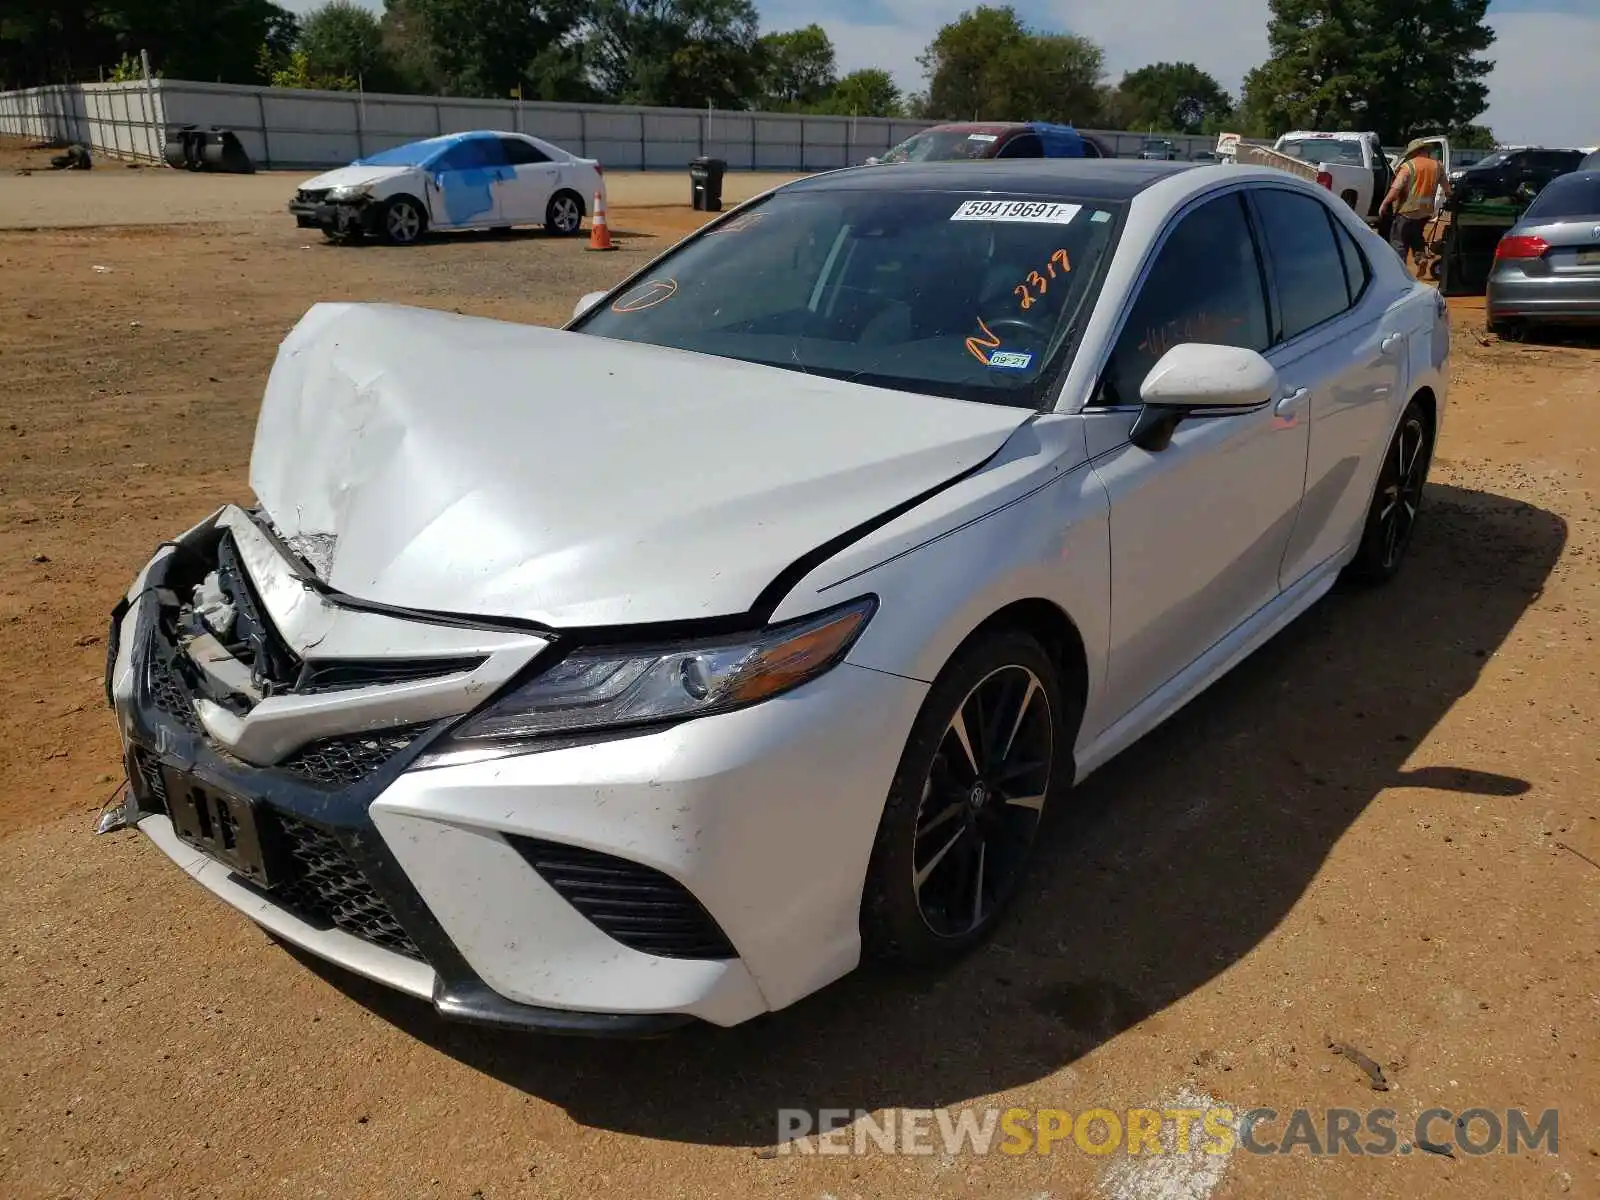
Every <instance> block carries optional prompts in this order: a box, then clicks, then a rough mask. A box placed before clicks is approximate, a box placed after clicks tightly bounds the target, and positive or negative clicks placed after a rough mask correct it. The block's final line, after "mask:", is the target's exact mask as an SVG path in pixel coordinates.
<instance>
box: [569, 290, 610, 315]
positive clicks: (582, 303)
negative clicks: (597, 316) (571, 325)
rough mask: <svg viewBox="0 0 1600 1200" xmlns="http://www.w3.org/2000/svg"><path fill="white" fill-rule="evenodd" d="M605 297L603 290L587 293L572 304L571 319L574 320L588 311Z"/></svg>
mask: <svg viewBox="0 0 1600 1200" xmlns="http://www.w3.org/2000/svg"><path fill="white" fill-rule="evenodd" d="M605 298H606V293H605V292H589V293H587V294H586V295H584V296H583V297H581V298H580V299H579V300H578V302H577V303H576V304H574V305H573V306H572V319H573V320H574V321H576V320H577V319H578V318H579V317H581V316H583V314H584V313H586V312H588V311H589V310H590V309H591V308H593V307H594V306H595V305H596V304H599V303H600V301H602V300H604V299H605Z"/></svg>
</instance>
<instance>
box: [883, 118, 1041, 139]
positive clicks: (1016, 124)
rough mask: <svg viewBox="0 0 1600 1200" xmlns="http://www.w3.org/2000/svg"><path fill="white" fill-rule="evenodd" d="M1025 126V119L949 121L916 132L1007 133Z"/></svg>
mask: <svg viewBox="0 0 1600 1200" xmlns="http://www.w3.org/2000/svg"><path fill="white" fill-rule="evenodd" d="M1026 128H1027V122H1025V121H951V122H948V123H947V124H944V125H930V126H928V128H926V129H919V130H918V131H917V132H918V133H933V132H934V131H935V130H942V131H944V132H946V133H1008V132H1010V131H1011V130H1013V129H1026ZM912 136H913V137H914V136H916V135H915V134H913V135H912Z"/></svg>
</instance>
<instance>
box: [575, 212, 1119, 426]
mask: <svg viewBox="0 0 1600 1200" xmlns="http://www.w3.org/2000/svg"><path fill="white" fill-rule="evenodd" d="M1119 211H1120V206H1112V205H1108V204H1105V203H1076V202H1071V201H1069V200H1066V199H1065V198H1061V197H1053V196H1052V197H1048V198H1047V197H1038V196H1027V197H1006V198H994V197H985V198H981V199H975V198H973V196H972V194H971V193H970V192H954V191H950V192H945V191H938V192H904V191H896V192H889V191H879V190H876V189H874V190H871V191H842V190H841V191H799V192H789V193H784V192H779V193H777V194H776V195H774V196H772V197H770V198H768V199H767V200H766V201H764V202H761V203H760V204H759V205H757V206H753V207H748V208H746V209H744V210H742V211H741V212H739V213H737V214H735V215H734V216H733V218H732V219H731V220H728V219H725V220H723V221H722V222H720V223H719V224H718V225H715V226H712V227H710V228H709V229H708V230H707V231H706V232H705V233H704V234H702V235H700V236H699V237H697V238H695V239H693V240H691V241H689V242H686V243H685V244H684V245H683V246H682V247H680V248H679V249H678V250H676V251H674V252H673V253H672V254H671V255H669V256H668V257H667V258H665V259H663V260H662V261H661V262H659V263H657V264H655V265H654V266H653V267H652V268H651V269H650V272H649V277H648V278H646V279H643V280H636V281H633V282H632V283H631V284H630V285H628V286H626V287H624V288H623V289H621V290H620V291H619V292H617V293H616V294H615V295H614V296H613V298H612V301H611V303H610V304H607V305H602V306H600V307H597V308H596V309H593V310H591V311H590V313H589V314H587V315H586V316H584V317H583V318H581V319H580V320H579V321H578V322H577V323H576V324H575V325H574V326H573V328H575V329H579V330H581V331H582V332H584V333H590V334H598V335H600V336H602V337H610V338H620V339H622V340H625V341H632V342H648V343H651V344H653V345H657V346H673V347H676V348H678V349H681V350H694V351H698V352H700V353H702V354H715V355H719V356H721V357H724V358H735V359H741V360H743V361H745V362H754V363H763V364H765V365H768V366H774V367H783V368H785V369H787V370H791V371H804V372H808V373H815V374H819V375H829V376H832V377H834V378H839V379H849V380H855V381H857V382H861V383H869V384H875V385H878V386H883V387H893V388H900V389H903V390H905V391H912V392H922V393H925V394H928V395H935V396H952V397H956V398H959V399H967V400H982V401H988V402H991V403H996V404H1015V405H1021V406H1026V407H1033V406H1035V405H1036V403H1037V396H1038V395H1039V393H1040V392H1041V391H1042V390H1043V385H1044V379H1045V376H1046V374H1047V373H1048V372H1050V371H1051V370H1052V369H1053V368H1054V367H1055V366H1056V365H1057V364H1058V362H1059V361H1060V360H1062V359H1063V358H1064V357H1065V351H1064V347H1066V346H1068V345H1069V343H1070V341H1071V335H1072V334H1073V332H1074V331H1075V329H1076V328H1077V326H1078V324H1079V323H1081V321H1082V320H1083V319H1084V318H1085V317H1087V315H1088V312H1089V310H1090V306H1091V304H1092V301H1093V297H1094V295H1095V293H1096V292H1097V291H1098V288H1099V277H1100V274H1101V271H1100V268H1101V266H1102V264H1103V263H1104V262H1105V261H1106V260H1107V258H1108V256H1109V254H1110V252H1111V249H1112V247H1113V245H1114V242H1115V237H1116V230H1117V229H1118V227H1119V222H1118V221H1117V220H1116V219H1115V218H1116V217H1117V215H1118V214H1119Z"/></svg>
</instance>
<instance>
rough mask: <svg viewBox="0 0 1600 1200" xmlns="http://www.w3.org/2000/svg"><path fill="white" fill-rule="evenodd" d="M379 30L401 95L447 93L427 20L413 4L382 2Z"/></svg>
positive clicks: (412, 1)
mask: <svg viewBox="0 0 1600 1200" xmlns="http://www.w3.org/2000/svg"><path fill="white" fill-rule="evenodd" d="M378 28H379V30H380V32H381V33H382V35H383V50H384V53H385V54H386V55H387V56H388V58H389V63H390V66H391V67H392V68H393V70H394V73H395V75H396V76H397V78H398V79H399V81H400V90H401V91H406V92H422V93H427V94H431V95H439V94H441V93H444V92H445V91H447V90H448V89H447V86H446V80H445V77H444V73H443V72H442V71H441V70H440V69H439V64H438V62H437V61H436V60H435V59H434V54H433V44H432V42H431V41H430V40H429V36H428V26H427V19H426V17H424V16H423V14H422V12H421V11H419V8H418V5H417V4H416V3H415V0H384V4H383V17H382V18H381V19H380V20H379V22H378Z"/></svg>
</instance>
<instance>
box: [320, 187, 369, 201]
mask: <svg viewBox="0 0 1600 1200" xmlns="http://www.w3.org/2000/svg"><path fill="white" fill-rule="evenodd" d="M371 190H372V188H371V185H370V184H365V183H347V184H345V185H344V186H343V187H336V188H329V189H328V199H329V200H359V199H361V197H362V196H365V195H366V194H367V193H368V192H369V191H371Z"/></svg>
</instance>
